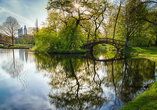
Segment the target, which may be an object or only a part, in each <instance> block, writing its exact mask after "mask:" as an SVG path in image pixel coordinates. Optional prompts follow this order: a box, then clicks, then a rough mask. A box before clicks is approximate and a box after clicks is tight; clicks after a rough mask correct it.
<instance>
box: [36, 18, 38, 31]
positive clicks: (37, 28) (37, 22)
mask: <svg viewBox="0 0 157 110" xmlns="http://www.w3.org/2000/svg"><path fill="white" fill-rule="evenodd" d="M35 27H36V32H38V19H36V23H35Z"/></svg>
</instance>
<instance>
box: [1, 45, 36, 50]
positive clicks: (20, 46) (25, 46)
mask: <svg viewBox="0 0 157 110" xmlns="http://www.w3.org/2000/svg"><path fill="white" fill-rule="evenodd" d="M32 47H34V45H32V44H15V45H14V46H4V45H0V48H3V49H30V48H32Z"/></svg>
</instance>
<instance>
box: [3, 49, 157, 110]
mask: <svg viewBox="0 0 157 110" xmlns="http://www.w3.org/2000/svg"><path fill="white" fill-rule="evenodd" d="M156 80H157V64H156V63H155V62H153V61H150V60H148V59H143V58H136V57H133V58H131V57H129V56H119V55H117V54H116V53H113V52H108V51H97V52H94V54H93V55H47V54H34V53H33V52H31V51H29V50H24V49H15V50H14V49H0V109H7V110H8V109H10V110H12V109H16V110H43V109H44V110H67V109H73V110H86V109H87V110H118V109H120V108H121V107H122V106H124V105H125V104H126V103H128V102H129V101H131V100H133V99H134V98H136V97H137V96H138V95H139V94H140V93H142V92H144V91H145V90H146V89H145V88H144V87H143V85H145V84H150V83H152V82H154V81H156Z"/></svg>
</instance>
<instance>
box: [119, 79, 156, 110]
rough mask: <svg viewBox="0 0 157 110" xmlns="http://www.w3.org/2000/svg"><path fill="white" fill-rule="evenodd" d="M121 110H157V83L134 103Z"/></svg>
mask: <svg viewBox="0 0 157 110" xmlns="http://www.w3.org/2000/svg"><path fill="white" fill-rule="evenodd" d="M121 110H157V82H155V83H154V84H153V85H152V86H151V88H150V89H149V90H147V91H145V92H144V93H143V94H140V95H139V96H138V97H137V98H136V99H135V100H134V101H131V102H129V103H128V104H126V105H125V106H124V107H123V108H121Z"/></svg>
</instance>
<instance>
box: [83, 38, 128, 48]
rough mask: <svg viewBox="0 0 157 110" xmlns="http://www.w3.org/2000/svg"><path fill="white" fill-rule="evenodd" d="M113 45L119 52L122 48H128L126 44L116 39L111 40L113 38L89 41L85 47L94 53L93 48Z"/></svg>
mask: <svg viewBox="0 0 157 110" xmlns="http://www.w3.org/2000/svg"><path fill="white" fill-rule="evenodd" d="M103 43H106V44H111V45H113V46H115V47H116V48H117V50H119V48H120V47H126V46H127V45H126V42H125V41H121V40H116V39H111V38H99V39H98V40H88V41H86V43H85V45H84V47H87V48H90V50H92V51H93V47H94V46H95V45H97V44H103Z"/></svg>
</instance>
